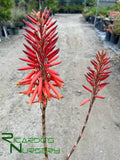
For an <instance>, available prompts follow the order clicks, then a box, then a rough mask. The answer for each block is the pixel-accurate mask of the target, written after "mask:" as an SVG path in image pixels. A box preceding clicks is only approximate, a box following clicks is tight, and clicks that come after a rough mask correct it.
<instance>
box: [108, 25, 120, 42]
mask: <svg viewBox="0 0 120 160" xmlns="http://www.w3.org/2000/svg"><path fill="white" fill-rule="evenodd" d="M108 30H109V32H110V33H111V37H110V42H112V43H114V44H117V42H118V38H119V36H118V34H117V32H116V26H115V22H114V23H113V24H109V25H108Z"/></svg>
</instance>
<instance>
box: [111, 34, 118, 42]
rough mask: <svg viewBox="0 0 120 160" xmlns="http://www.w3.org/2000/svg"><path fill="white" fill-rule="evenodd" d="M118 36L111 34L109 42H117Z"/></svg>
mask: <svg viewBox="0 0 120 160" xmlns="http://www.w3.org/2000/svg"><path fill="white" fill-rule="evenodd" d="M118 38H119V37H118V36H117V35H114V34H111V37H110V42H112V43H113V44H117V42H118Z"/></svg>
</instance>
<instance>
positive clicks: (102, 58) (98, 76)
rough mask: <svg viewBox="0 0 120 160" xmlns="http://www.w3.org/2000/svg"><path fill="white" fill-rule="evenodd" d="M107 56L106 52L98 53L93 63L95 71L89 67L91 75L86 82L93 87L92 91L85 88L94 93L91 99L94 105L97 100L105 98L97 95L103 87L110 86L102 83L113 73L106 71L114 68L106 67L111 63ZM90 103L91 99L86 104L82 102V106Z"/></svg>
mask: <svg viewBox="0 0 120 160" xmlns="http://www.w3.org/2000/svg"><path fill="white" fill-rule="evenodd" d="M106 56H107V53H106V52H104V51H101V52H98V54H96V61H95V60H92V61H91V63H92V65H93V66H94V70H93V69H91V68H90V67H88V69H89V73H87V75H85V77H86V80H87V81H88V83H89V84H90V85H91V87H92V90H91V89H89V88H88V87H86V86H84V85H83V87H84V88H85V89H86V90H88V91H89V92H91V93H92V97H91V101H92V103H93V102H94V100H95V98H101V99H103V98H104V97H102V96H98V95H97V94H98V92H99V91H100V90H101V89H102V88H103V87H105V86H106V85H107V84H109V83H103V82H102V81H103V80H105V79H107V78H108V77H109V73H111V71H106V70H107V69H109V68H111V67H112V66H106V65H107V64H108V63H109V62H110V60H109V59H110V57H109V58H107V57H106ZM89 101H90V99H87V100H85V101H84V102H82V103H81V105H84V104H85V103H87V102H89Z"/></svg>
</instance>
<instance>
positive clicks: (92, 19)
mask: <svg viewBox="0 0 120 160" xmlns="http://www.w3.org/2000/svg"><path fill="white" fill-rule="evenodd" d="M94 21H95V17H94V16H91V23H92V24H94Z"/></svg>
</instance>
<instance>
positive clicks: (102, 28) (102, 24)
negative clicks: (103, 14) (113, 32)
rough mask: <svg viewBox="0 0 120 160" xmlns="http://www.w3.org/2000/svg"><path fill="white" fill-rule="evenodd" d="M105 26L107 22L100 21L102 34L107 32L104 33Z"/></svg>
mask: <svg viewBox="0 0 120 160" xmlns="http://www.w3.org/2000/svg"><path fill="white" fill-rule="evenodd" d="M104 24H105V22H104V20H103V19H102V20H101V21H100V31H101V32H105V31H104Z"/></svg>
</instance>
